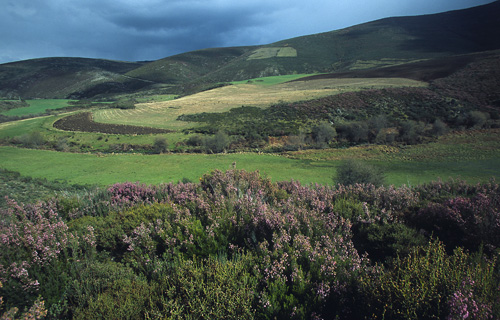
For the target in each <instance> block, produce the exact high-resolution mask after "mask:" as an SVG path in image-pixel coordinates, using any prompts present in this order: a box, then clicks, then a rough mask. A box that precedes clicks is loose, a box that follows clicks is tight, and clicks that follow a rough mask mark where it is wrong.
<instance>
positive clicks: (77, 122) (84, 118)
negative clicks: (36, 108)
mask: <svg viewBox="0 0 500 320" xmlns="http://www.w3.org/2000/svg"><path fill="white" fill-rule="evenodd" d="M54 128H57V129H60V130H66V131H81V132H99V133H109V134H137V135H142V134H157V133H168V132H172V131H171V130H165V129H158V128H150V127H141V126H129V125H122V124H108V123H99V122H95V121H94V120H93V117H92V113H90V112H81V113H77V114H73V115H70V116H67V117H64V118H62V119H59V120H57V121H56V122H54Z"/></svg>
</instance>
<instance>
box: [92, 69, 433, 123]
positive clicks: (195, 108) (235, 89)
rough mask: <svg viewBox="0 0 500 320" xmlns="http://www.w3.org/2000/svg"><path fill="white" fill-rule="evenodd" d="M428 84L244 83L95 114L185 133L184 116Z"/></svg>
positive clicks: (405, 81) (97, 118)
mask: <svg viewBox="0 0 500 320" xmlns="http://www.w3.org/2000/svg"><path fill="white" fill-rule="evenodd" d="M425 86H427V84H426V83H424V82H420V81H415V80H410V79H402V78H383V79H379V78H370V79H321V80H314V81H294V82H285V83H279V84H276V85H269V86H262V85H258V84H254V83H243V84H236V85H231V86H225V87H221V88H216V89H212V90H209V91H204V92H200V93H197V94H194V95H190V96H186V97H182V98H179V99H175V100H170V101H164V102H152V103H139V104H137V105H136V108H135V109H130V110H119V109H105V110H97V111H96V112H95V113H94V120H95V121H97V122H103V123H111V124H127V125H137V126H151V127H156V128H162V129H173V130H182V129H185V128H189V127H193V123H186V122H182V121H177V120H176V119H177V117H178V116H180V115H182V114H194V113H201V112H224V111H228V110H230V109H232V108H236V107H241V106H256V107H263V108H264V107H269V106H271V105H272V104H277V103H280V102H296V101H305V100H311V99H316V98H321V97H325V96H328V95H333V94H338V93H342V92H349V91H359V90H366V89H381V88H391V87H425Z"/></svg>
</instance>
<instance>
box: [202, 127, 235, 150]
mask: <svg viewBox="0 0 500 320" xmlns="http://www.w3.org/2000/svg"><path fill="white" fill-rule="evenodd" d="M229 142H230V141H229V136H228V135H227V134H226V133H224V132H222V131H219V132H217V133H216V134H215V135H214V136H213V137H210V138H207V139H206V141H205V143H206V149H207V151H209V152H212V153H220V152H223V151H224V150H225V149H226V148H227V147H228V146H229Z"/></svg>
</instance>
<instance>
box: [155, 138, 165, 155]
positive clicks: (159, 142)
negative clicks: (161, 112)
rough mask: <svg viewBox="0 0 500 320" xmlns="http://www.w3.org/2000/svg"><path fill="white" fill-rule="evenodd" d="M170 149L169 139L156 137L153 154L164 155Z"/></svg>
mask: <svg viewBox="0 0 500 320" xmlns="http://www.w3.org/2000/svg"><path fill="white" fill-rule="evenodd" d="M167 149H168V143H167V139H165V138H163V137H156V138H155V140H154V142H153V152H154V153H164V152H166V151H167Z"/></svg>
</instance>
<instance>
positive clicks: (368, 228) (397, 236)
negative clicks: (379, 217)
mask: <svg viewBox="0 0 500 320" xmlns="http://www.w3.org/2000/svg"><path fill="white" fill-rule="evenodd" d="M353 234H354V238H353V241H354V246H355V247H356V249H357V250H358V252H359V253H364V252H366V253H368V257H369V258H370V259H371V260H372V261H374V262H379V263H384V262H385V263H390V262H391V260H392V259H394V258H395V257H397V256H398V255H400V256H406V255H407V254H408V253H409V251H410V250H411V249H412V248H414V247H416V246H423V245H424V244H425V243H426V239H425V237H424V236H423V235H422V234H420V233H418V232H417V231H416V230H415V229H412V228H410V227H408V226H407V225H405V224H403V223H378V222H375V223H361V224H357V225H355V226H353Z"/></svg>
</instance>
